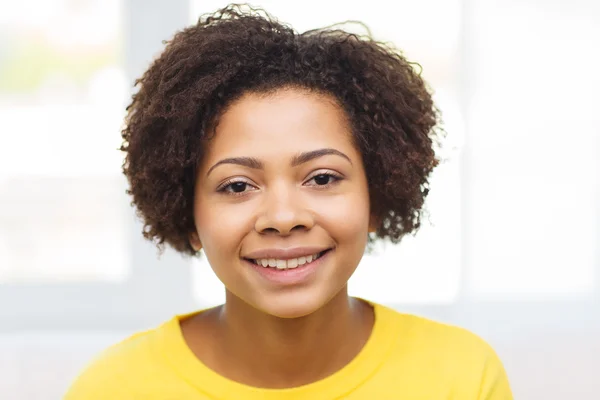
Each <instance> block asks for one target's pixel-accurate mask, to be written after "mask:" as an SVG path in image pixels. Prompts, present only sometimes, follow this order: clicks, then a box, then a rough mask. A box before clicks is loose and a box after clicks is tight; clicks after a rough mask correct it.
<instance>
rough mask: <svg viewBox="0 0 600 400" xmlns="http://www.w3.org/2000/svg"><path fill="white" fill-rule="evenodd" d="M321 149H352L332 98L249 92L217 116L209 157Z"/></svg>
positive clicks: (302, 92) (300, 93)
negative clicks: (219, 116)
mask: <svg viewBox="0 0 600 400" xmlns="http://www.w3.org/2000/svg"><path fill="white" fill-rule="evenodd" d="M321 147H334V148H343V149H346V150H347V151H349V150H350V148H353V147H354V146H353V145H352V136H351V130H350V125H349V123H348V120H347V117H346V114H345V112H344V110H343V109H342V108H341V107H340V106H339V105H338V104H337V102H336V101H335V99H334V98H332V97H330V96H327V95H324V94H318V93H312V92H309V91H305V90H299V89H282V90H280V91H277V92H275V93H273V94H268V95H265V94H256V93H248V94H245V95H244V96H243V97H241V98H240V99H239V100H237V101H236V102H234V103H233V104H232V105H231V106H230V107H229V108H228V109H227V110H226V111H225V112H224V114H223V115H222V116H221V118H220V119H219V123H218V125H217V127H216V134H215V136H214V137H213V138H212V139H211V141H210V142H209V145H208V149H207V154H206V155H207V156H208V158H218V157H220V156H231V155H238V156H241V155H247V154H248V153H249V152H252V153H253V154H257V155H260V154H261V153H263V154H264V156H272V155H274V154H284V153H288V152H292V151H293V152H294V153H297V152H302V151H307V150H314V149H315V148H321Z"/></svg>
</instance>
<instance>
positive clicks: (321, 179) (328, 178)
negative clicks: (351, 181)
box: [307, 172, 342, 186]
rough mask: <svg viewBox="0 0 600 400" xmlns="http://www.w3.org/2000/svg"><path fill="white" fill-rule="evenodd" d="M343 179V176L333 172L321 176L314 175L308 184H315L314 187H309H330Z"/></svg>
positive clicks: (323, 173)
mask: <svg viewBox="0 0 600 400" xmlns="http://www.w3.org/2000/svg"><path fill="white" fill-rule="evenodd" d="M341 179H342V177H341V176H339V175H336V174H334V173H332V172H322V173H320V174H317V175H314V176H313V177H312V178H311V179H309V180H308V182H314V183H315V184H314V185H309V186H330V185H332V184H334V183H336V182H338V181H339V180H341ZM308 182H307V183H308Z"/></svg>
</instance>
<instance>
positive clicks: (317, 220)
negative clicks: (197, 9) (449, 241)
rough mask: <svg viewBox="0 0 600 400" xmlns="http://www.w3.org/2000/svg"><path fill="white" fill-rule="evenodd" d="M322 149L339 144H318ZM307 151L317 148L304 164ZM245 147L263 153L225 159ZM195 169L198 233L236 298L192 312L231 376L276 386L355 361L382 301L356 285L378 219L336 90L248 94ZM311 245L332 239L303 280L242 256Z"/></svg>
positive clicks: (191, 334) (198, 335) (196, 345)
mask: <svg viewBox="0 0 600 400" xmlns="http://www.w3.org/2000/svg"><path fill="white" fill-rule="evenodd" d="M323 149H333V150H334V152H337V153H336V154H322V153H323V152H322V153H321V154H317V153H314V152H315V151H320V150H323ZM328 151H329V152H330V153H332V152H331V150H328ZM311 152H313V153H311ZM302 153H304V154H305V155H306V154H312V156H313V157H305V159H304V160H303V161H304V162H301V163H297V162H296V163H294V162H293V161H294V160H297V159H298V156H299V155H300V154H302ZM240 157H245V158H252V159H255V161H257V162H254V164H248V163H247V162H246V163H245V164H246V165H239V163H235V162H223V160H226V159H231V158H240ZM259 164H260V165H259ZM328 174H331V176H330V177H328ZM197 176H198V180H197V182H196V190H195V199H194V217H195V221H196V232H193V233H191V234H190V243H191V245H192V247H194V248H195V249H196V250H199V249H200V248H202V249H204V253H205V255H206V257H207V259H208V261H209V263H210V265H211V267H212V268H213V270H214V272H215V274H216V275H217V276H218V277H219V279H220V280H221V281H222V282H223V284H224V285H225V287H226V302H225V304H224V305H223V306H220V307H217V308H214V309H211V310H208V311H206V312H203V313H200V314H197V315H196V316H194V317H192V318H189V319H187V320H185V321H183V322H182V330H183V333H184V337H185V339H186V341H187V343H188V345H189V346H190V348H191V349H192V351H193V352H194V353H195V354H196V356H197V357H198V358H199V359H200V360H201V361H202V362H204V363H205V364H206V365H207V366H208V367H209V368H211V369H213V370H215V371H216V372H217V373H220V374H222V375H224V376H225V377H228V378H230V379H233V380H235V381H238V382H241V383H245V384H248V385H252V386H257V387H270V388H283V387H293V386H299V385H302V384H307V383H310V382H314V381H316V380H319V379H322V378H324V377H326V376H328V375H331V374H332V373H334V372H335V371H337V370H339V369H341V368H342V367H343V366H344V365H346V364H347V363H348V362H350V361H351V360H352V358H354V357H355V356H356V355H357V354H358V352H359V351H360V350H361V349H362V347H363V346H364V344H365V342H366V340H367V339H368V337H369V335H370V333H371V330H372V326H373V319H374V317H373V310H372V308H371V307H370V306H369V305H367V304H366V303H364V302H362V301H360V300H357V299H353V298H350V297H349V296H348V291H347V282H348V279H349V278H350V276H351V275H352V274H353V273H354V271H355V269H356V267H357V266H358V263H359V261H360V259H361V258H362V256H363V253H364V250H365V247H366V243H367V235H368V232H369V230H370V227H371V226H372V225H373V224H372V223H371V222H372V221H371V218H370V214H369V192H368V185H367V179H366V175H365V170H364V166H363V163H362V158H361V155H360V152H359V151H358V150H357V149H356V147H355V146H354V145H353V143H352V140H351V132H350V127H349V124H348V122H347V119H346V115H345V113H344V111H343V110H342V109H341V108H340V107H339V106H338V104H337V103H336V102H335V100H334V99H333V98H331V97H329V96H327V95H323V94H317V93H314V92H312V93H311V92H309V91H306V90H302V89H295V88H286V89H280V90H279V91H277V92H275V93H273V94H269V95H264V94H261V95H259V94H255V93H247V94H245V95H244V96H243V97H242V98H240V99H239V100H238V101H236V102H235V103H233V104H232V105H231V106H230V107H229V108H228V109H227V110H226V111H225V112H224V114H223V115H222V116H221V118H220V119H219V123H218V125H217V127H216V134H215V136H214V138H212V139H211V140H210V141H209V142H207V148H206V153H205V156H204V158H203V160H202V161H201V164H200V167H199V170H198V175H197ZM371 230H372V229H371ZM302 246H316V247H318V248H323V249H332V250H331V251H329V253H328V254H327V255H326V257H324V258H323V260H322V262H321V263H320V264H319V267H318V268H317V269H316V270H315V273H314V274H313V275H311V277H310V278H309V279H307V280H306V281H303V282H301V283H299V284H293V285H281V284H277V283H274V282H272V281H269V280H268V279H265V277H264V276H262V275H261V274H260V273H258V272H257V271H256V270H255V269H254V268H253V267H252V266H251V265H249V264H248V262H247V261H245V260H244V257H245V255H247V254H249V253H251V252H253V251H256V250H259V249H265V248H290V247H302Z"/></svg>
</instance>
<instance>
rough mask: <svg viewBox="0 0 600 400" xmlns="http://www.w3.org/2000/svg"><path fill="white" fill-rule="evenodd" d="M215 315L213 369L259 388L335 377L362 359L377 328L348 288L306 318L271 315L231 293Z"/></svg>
mask: <svg viewBox="0 0 600 400" xmlns="http://www.w3.org/2000/svg"><path fill="white" fill-rule="evenodd" d="M216 314H217V315H216V318H215V319H214V320H215V324H214V325H213V327H214V328H213V329H214V330H215V331H219V334H217V335H213V336H212V337H213V338H215V339H216V341H217V343H214V345H216V346H214V347H213V349H215V350H214V351H215V352H218V353H219V354H218V355H217V354H216V353H213V357H210V358H211V359H212V360H213V361H212V363H211V364H213V365H212V367H214V369H215V370H217V372H219V373H221V374H223V375H225V376H226V377H228V378H230V379H233V380H235V381H238V382H241V383H246V384H249V385H252V386H256V387H270V388H285V387H296V386H301V385H304V384H308V383H311V382H315V381H317V380H320V379H323V378H325V377H326V376H329V375H331V374H333V373H334V372H336V371H337V370H339V369H341V368H343V367H344V366H345V365H346V364H348V363H349V362H350V361H351V360H352V359H353V358H354V357H355V356H356V355H357V354H358V352H359V351H360V350H361V349H362V347H363V346H364V344H365V342H366V341H367V339H368V337H369V335H370V333H371V330H372V327H373V312H372V310H371V308H370V307H369V306H368V305H367V304H365V303H364V302H362V301H360V300H357V299H354V298H351V297H348V294H347V290H346V289H344V290H342V291H341V292H340V293H338V294H337V295H336V296H335V297H334V298H333V299H332V300H331V301H329V303H327V304H326V305H325V306H323V307H322V308H321V309H319V310H318V311H316V312H314V313H312V314H310V315H307V316H305V317H301V318H292V319H284V318H277V317H274V316H272V315H267V314H265V313H262V312H261V311H259V310H256V309H255V308H253V307H251V306H250V305H248V304H247V303H245V302H244V301H242V300H240V299H239V298H237V297H235V296H234V295H232V294H230V293H227V301H226V304H225V306H223V307H221V308H220V309H219V311H218V313H216ZM203 361H204V360H203ZM209 367H211V365H209Z"/></svg>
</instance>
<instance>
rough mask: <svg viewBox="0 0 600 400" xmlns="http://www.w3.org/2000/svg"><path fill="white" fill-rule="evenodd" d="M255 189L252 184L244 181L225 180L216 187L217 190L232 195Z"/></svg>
mask: <svg viewBox="0 0 600 400" xmlns="http://www.w3.org/2000/svg"><path fill="white" fill-rule="evenodd" d="M253 189H255V188H254V186H252V185H251V184H249V183H248V182H245V181H227V182H225V183H223V184H222V185H221V186H220V187H219V188H218V189H217V191H218V192H221V193H225V194H232V195H240V194H244V193H246V192H249V191H251V190H253Z"/></svg>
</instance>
